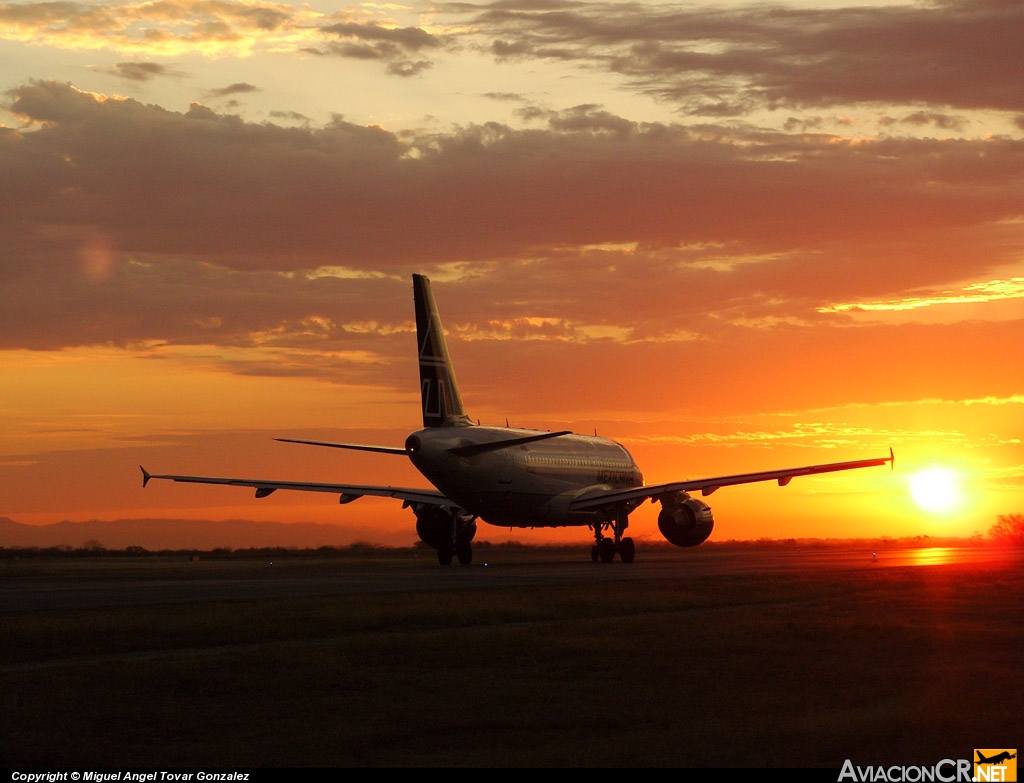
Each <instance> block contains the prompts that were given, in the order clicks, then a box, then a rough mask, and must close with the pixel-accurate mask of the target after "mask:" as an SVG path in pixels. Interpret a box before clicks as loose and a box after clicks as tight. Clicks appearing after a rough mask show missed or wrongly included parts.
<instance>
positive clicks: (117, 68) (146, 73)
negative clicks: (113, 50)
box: [110, 62, 184, 82]
mask: <svg viewBox="0 0 1024 783" xmlns="http://www.w3.org/2000/svg"><path fill="white" fill-rule="evenodd" d="M110 72H111V73H113V74H114V75H115V76H120V77H121V78H122V79H129V80H131V81H135V82H148V81H150V80H151V79H155V78H156V77H158V76H184V74H183V73H181V72H179V71H175V70H172V69H171V68H168V67H167V66H166V65H161V64H160V63H153V62H132V63H116V64H115V65H114V66H113V67H112V68H111V69H110Z"/></svg>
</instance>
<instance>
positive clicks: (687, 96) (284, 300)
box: [0, 0, 1024, 545]
mask: <svg viewBox="0 0 1024 783" xmlns="http://www.w3.org/2000/svg"><path fill="white" fill-rule="evenodd" d="M172 9H173V13H171V10H172ZM1022 26H1024V6H1022V5H1021V4H1019V3H1017V4H1013V3H1005V2H998V1H997V0H979V1H978V2H949V3H931V4H925V3H906V4H895V5H893V4H884V5H878V4H872V3H864V4H860V5H857V6H850V5H849V4H842V7H841V8H840V7H839V4H837V3H833V2H827V1H826V0H823V2H820V3H810V2H808V3H803V2H801V3H792V2H790V3H768V4H759V5H748V4H743V3H715V4H711V5H706V6H691V5H671V4H653V3H650V4H649V3H637V4H618V3H589V2H582V3H568V2H565V3H563V2H561V1H560V0H553V2H550V3H544V4H538V3H536V2H525V1H524V2H521V3H519V2H515V1H513V2H496V3H492V4H487V3H482V4H458V5H451V6H427V5H417V4H413V5H386V6H385V5H379V4H366V5H353V6H349V7H343V8H340V9H339V8H338V7H337V6H336V5H334V4H332V5H327V4H321V3H312V4H303V5H301V6H300V5H290V4H286V3H263V2H237V1H236V0H225V2H223V3H220V4H216V5H213V4H200V3H196V2H192V0H168V2H166V3H162V4H134V3H132V4H117V3H103V4H97V3H87V2H82V3H75V2H70V3H66V4H61V6H60V8H56V7H54V6H52V5H51V4H44V3H32V2H20V3H6V4H4V5H3V6H2V7H0V62H2V63H4V68H3V69H2V72H3V76H2V82H0V89H2V91H3V97H2V99H0V237H2V239H3V241H2V242H0V517H3V516H6V517H10V518H12V519H14V520H15V521H19V522H26V523H33V524H41V523H48V522H55V521H59V520H63V519H69V520H86V519H119V518H154V517H187V518H197V519H199V518H210V519H225V518H245V519H265V520H278V521H292V520H308V521H317V522H330V523H334V524H337V525H340V526H342V527H344V528H346V529H349V530H350V531H351V537H352V540H376V541H382V542H387V543H409V542H411V541H412V540H413V538H414V536H415V534H414V532H413V519H412V515H411V513H410V512H409V511H407V510H406V511H403V510H402V509H401V508H400V504H399V503H394V502H391V503H389V502H384V501H376V500H371V499H364V500H361V501H359V502H357V503H353V504H351V505H347V506H344V507H339V506H338V505H337V504H336V503H334V502H332V500H331V499H330V498H327V497H324V496H320V495H316V496H306V495H303V494H298V495H296V494H293V495H288V493H284V492H279V493H276V494H275V495H273V496H272V497H270V498H267V499H264V500H260V501H258V502H257V501H255V500H254V499H253V498H252V494H251V492H249V491H247V490H233V489H227V488H217V487H196V486H180V485H173V484H165V485H157V484H153V485H151V486H150V487H149V488H147V489H146V491H145V492H143V491H142V489H141V480H140V476H139V471H138V467H137V466H138V464H140V463H142V464H144V465H146V467H147V468H149V469H150V470H152V471H154V472H157V471H159V472H174V473H199V474H204V475H229V474H230V475H237V476H241V477H249V478H274V479H297V480H303V479H308V480H325V481H353V482H371V483H389V484H402V485H413V486H417V485H419V486H422V485H423V484H424V482H423V480H422V479H421V478H420V477H419V476H418V475H417V474H416V472H415V470H414V469H413V468H412V467H411V466H410V465H409V464H408V463H407V462H406V461H405V459H404V458H402V457H389V456H387V455H377V454H374V455H366V454H345V453H339V452H337V451H335V450H322V449H313V448H309V447H302V446H295V445H289V444H280V443H275V442H273V441H272V440H271V438H273V437H274V436H286V437H313V438H323V439H331V440H343V441H353V440H354V441H367V442H371V443H382V444H386V445H400V444H401V443H402V442H403V441H404V438H405V435H406V434H407V433H408V432H409V431H411V430H413V429H416V428H418V427H419V419H418V410H419V408H418V401H417V399H416V390H417V380H416V365H415V361H414V353H413V351H414V348H413V345H414V338H413V336H412V334H413V323H412V296H411V284H410V280H409V276H410V274H411V273H412V272H421V273H425V274H427V275H429V276H430V277H431V278H432V279H433V281H434V291H435V296H436V298H437V301H438V304H439V306H440V308H441V315H442V319H443V321H444V323H445V326H446V327H447V329H448V331H449V347H450V350H451V354H452V357H453V359H454V361H455V365H456V369H457V372H458V376H459V381H460V385H461V387H462V392H463V396H464V398H465V402H466V405H467V407H468V409H469V412H470V414H471V415H472V416H473V417H474V418H480V419H481V420H482V422H483V423H491V424H503V423H504V421H505V419H506V418H508V420H509V421H510V423H512V424H513V425H516V426H526V427H540V428H549V427H550V428H555V427H557V428H560V429H561V428H571V429H575V430H576V431H579V432H585V433H589V432H592V431H593V430H594V429H595V428H596V429H597V431H598V432H599V434H601V435H605V436H607V437H611V438H614V439H616V440H619V441H620V442H622V443H623V444H624V445H626V446H627V448H629V449H630V451H631V452H632V453H633V455H634V457H635V458H636V460H637V462H638V464H639V465H640V467H641V468H642V469H643V470H644V473H645V477H646V479H647V481H648V482H649V483H655V482H661V481H668V480H672V479H678V478H684V477H699V476H705V475H715V474H721V473H735V472H746V471H750V470H760V469H771V468H780V467H789V466H794V465H803V464H812V463H816V462H825V461H836V460H845V459H857V458H864V457H875V456H882V455H885V454H887V452H888V448H889V447H890V446H891V447H892V448H893V449H894V450H895V452H896V469H895V471H891V472H890V471H888V470H887V469H871V470H865V471H855V472H852V473H849V474H843V475H835V476H824V477H817V478H808V479H802V480H797V481H794V482H793V483H792V484H791V485H790V486H788V487H786V488H784V489H782V488H779V487H777V486H775V485H774V484H768V485H765V486H757V487H741V488H733V489H725V490H721V491H720V492H718V493H716V494H715V495H714V496H713V497H712V498H710V499H709V500H710V501H711V503H712V506H713V507H714V509H715V513H716V520H717V525H716V530H715V533H714V538H716V539H728V538H759V537H764V536H769V537H782V538H785V537H791V536H823V537H825V536H878V535H893V536H903V535H918V534H933V535H970V534H972V533H973V532H975V531H980V532H984V531H986V530H987V529H988V527H989V526H990V525H992V524H993V523H994V522H995V518H996V516H997V515H998V514H1003V513H1014V512H1020V511H1024V483H1022V476H1024V453H1022V442H1021V439H1022V437H1024V415H1022V414H1024V347H1022V346H1024V341H1022V339H1021V336H1022V334H1024V114H1022V107H1024V82H1022V81H1021V79H1020V74H1021V73H1024V53H1022V50H1021V47H1020V45H1019V40H1018V39H1019V30H1020V29H1021V28H1022ZM934 466H941V467H946V468H949V469H950V470H951V471H953V474H952V475H953V476H954V478H955V479H956V481H957V482H958V484H959V487H958V494H957V497H956V499H955V502H952V503H951V505H950V506H949V507H947V508H944V509H940V510H938V511H927V510H924V509H922V508H920V507H919V506H918V505H917V504H915V502H914V500H913V498H912V497H911V493H910V490H909V484H910V481H911V479H912V478H913V477H914V476H915V475H916V474H917V473H918V472H919V471H921V470H923V469H925V468H928V467H934ZM655 519H656V511H655V509H654V507H652V506H650V505H647V506H644V507H642V508H641V509H640V510H638V511H637V512H636V513H635V514H634V515H633V517H632V526H631V528H630V532H631V533H632V534H633V535H635V536H636V537H639V538H643V537H651V538H654V537H657V535H658V534H657V529H656V524H655ZM480 535H481V537H485V538H490V539H492V540H500V539H504V538H508V537H509V533H508V531H506V530H501V529H493V528H482V529H481V534H480ZM511 537H513V538H522V537H524V536H523V535H521V534H519V533H514V534H512V535H511ZM525 537H528V538H529V540H556V539H558V540H580V541H581V543H586V542H588V541H589V533H587V531H585V530H584V531H568V533H566V534H563V533H552V532H543V533H537V534H528V535H527V536H525ZM0 545H2V542H0Z"/></svg>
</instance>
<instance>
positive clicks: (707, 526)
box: [658, 492, 715, 546]
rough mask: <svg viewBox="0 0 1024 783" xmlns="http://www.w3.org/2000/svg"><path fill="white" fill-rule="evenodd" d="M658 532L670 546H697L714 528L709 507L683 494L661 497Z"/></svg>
mask: <svg viewBox="0 0 1024 783" xmlns="http://www.w3.org/2000/svg"><path fill="white" fill-rule="evenodd" d="M659 500H660V501H661V513H660V514H658V530H660V531H661V534H662V535H663V536H665V538H666V540H667V541H668V542H669V543H670V544H675V545H676V546H697V545H699V544H703V543H704V542H705V541H707V538H708V536H710V535H711V531H712V530H713V529H714V527H715V517H714V514H712V513H711V506H709V505H708V504H707V503H704V502H703V501H700V500H697V499H696V498H691V497H690V496H689V495H687V494H686V493H685V492H679V493H672V494H667V495H662V496H661V497H660V498H659Z"/></svg>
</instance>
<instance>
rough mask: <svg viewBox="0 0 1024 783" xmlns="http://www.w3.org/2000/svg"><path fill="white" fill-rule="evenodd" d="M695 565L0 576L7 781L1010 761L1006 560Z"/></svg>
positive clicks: (94, 563)
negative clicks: (156, 773) (989, 751)
mask: <svg viewBox="0 0 1024 783" xmlns="http://www.w3.org/2000/svg"><path fill="white" fill-rule="evenodd" d="M697 552H698V553H699V554H695V553H692V552H683V551H677V550H672V551H664V550H659V551H657V552H651V553H648V554H647V557H646V558H645V559H643V560H641V559H640V555H638V561H637V563H634V564H633V565H632V566H623V565H622V564H619V563H616V564H613V565H612V566H595V565H593V564H590V563H589V562H586V563H584V562H581V560H580V554H579V552H574V551H566V552H563V553H559V552H553V551H542V552H530V551H522V552H514V553H510V552H497V551H496V552H493V553H486V554H487V558H488V560H489V561H488V563H487V565H486V566H485V565H484V564H483V559H481V560H480V561H479V562H478V563H477V564H476V565H474V566H472V567H470V568H468V569H458V568H453V569H440V568H439V567H438V566H436V564H434V563H433V562H430V561H429V559H425V558H423V557H419V558H417V557H416V556H415V554H414V553H405V554H393V555H387V556H367V557H365V558H345V559H332V560H329V561H327V560H324V561H321V560H310V559H308V558H299V557H294V558H286V559H284V560H280V559H279V560H277V561H275V562H274V564H273V565H271V564H270V563H269V562H263V561H256V560H243V561H232V560H217V561H200V562H198V563H195V562H191V560H185V559H179V560H174V559H170V558H165V559H157V558H139V559H134V560H126V559H113V558H110V559H103V558H97V559H89V560H85V561H74V562H54V561H39V562H26V561H21V562H5V563H4V564H3V565H2V567H0V577H2V584H0V640H2V641H0V715H2V720H3V729H2V742H0V767H27V766H32V767H55V766H65V767H78V768H89V767H93V768H95V767H117V768H124V767H129V766H140V767H163V768H168V767H184V766H187V767H206V768H209V767H258V766H307V765H308V766H320V767H337V766H355V765H374V766H385V765H387V766H395V765H446V766H496V765H516V766H522V765H569V766H579V765H582V766H593V765H633V766H646V765H657V766H688V767H735V766H764V765H768V766H794V767H809V766H810V767H831V768H834V769H836V770H838V769H839V768H840V767H841V765H842V764H843V762H844V760H845V759H848V758H849V759H851V760H852V761H853V763H854V764H856V765H859V766H865V765H868V764H873V765H877V764H883V765H886V766H889V765H893V764H897V765H922V764H923V765H927V766H930V765H933V764H935V763H936V762H938V761H940V760H942V759H945V758H954V759H955V758H970V757H971V754H972V751H973V748H976V747H979V748H995V747H1009V748H1017V747H1018V746H1019V745H1020V742H1019V740H1020V738H1021V735H1020V721H1019V717H1018V715H1019V708H1020V706H1019V705H1020V700H1021V695H1022V694H1024V666H1022V664H1024V624H1022V623H1021V608H1022V596H1024V575H1022V568H1021V565H1022V559H1021V555H1020V552H1019V551H1018V552H1015V553H1010V554H1008V555H996V554H993V552H992V550H978V551H977V552H976V553H975V554H973V555H970V554H966V555H965V554H964V552H963V551H949V550H935V551H931V550H924V551H919V552H917V553H916V554H907V553H903V554H899V555H897V554H896V553H888V552H879V553H878V562H874V561H873V560H872V557H871V553H870V552H865V551H860V550H853V551H850V550H841V549H832V550H816V551H802V552H798V551H795V550H779V549H769V550H756V549H742V548H736V549H730V550H724V549H723V550H715V549H708V550H707V551H706V552H704V551H701V550H697ZM637 566H639V567H637ZM830 779H835V778H830Z"/></svg>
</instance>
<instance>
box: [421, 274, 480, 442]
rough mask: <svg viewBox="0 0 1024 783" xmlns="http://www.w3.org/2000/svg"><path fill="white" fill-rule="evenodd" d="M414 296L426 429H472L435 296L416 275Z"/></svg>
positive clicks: (428, 282)
mask: <svg viewBox="0 0 1024 783" xmlns="http://www.w3.org/2000/svg"><path fill="white" fill-rule="evenodd" d="M413 293H414V298H415V302H416V337H417V342H418V344H419V362H420V399H421V401H422V403H423V426H424V427H442V426H445V425H448V426H466V425H469V424H471V423H472V422H471V421H470V419H469V417H468V416H467V415H466V410H465V408H464V407H463V405H462V397H461V395H460V394H459V385H458V383H456V381H455V371H454V370H453V369H452V362H451V358H450V357H449V356H448V345H447V344H446V343H445V339H444V328H443V327H442V326H441V317H440V316H439V315H438V314H437V305H436V304H435V303H434V295H433V294H432V293H431V291H430V281H429V280H428V279H427V278H425V277H423V276H422V275H413Z"/></svg>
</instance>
